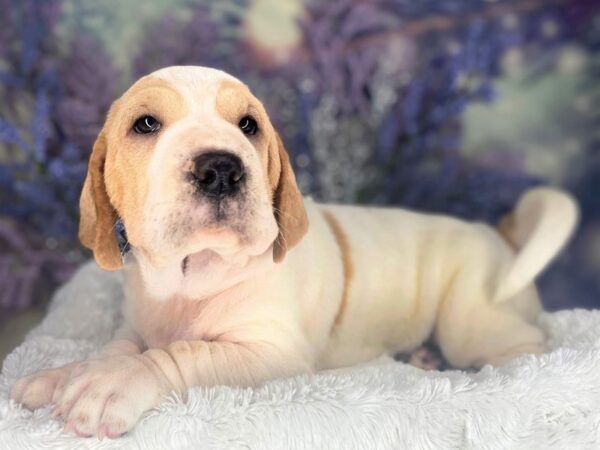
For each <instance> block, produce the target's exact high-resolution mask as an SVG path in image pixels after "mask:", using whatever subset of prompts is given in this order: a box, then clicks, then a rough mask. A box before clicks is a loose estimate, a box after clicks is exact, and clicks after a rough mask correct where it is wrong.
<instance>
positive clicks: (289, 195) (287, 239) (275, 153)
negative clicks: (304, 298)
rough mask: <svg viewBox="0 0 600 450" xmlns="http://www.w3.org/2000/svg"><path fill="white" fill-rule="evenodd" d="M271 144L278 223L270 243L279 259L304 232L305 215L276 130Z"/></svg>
mask: <svg viewBox="0 0 600 450" xmlns="http://www.w3.org/2000/svg"><path fill="white" fill-rule="evenodd" d="M271 145H273V146H274V148H272V149H271V152H270V154H271V157H270V158H269V167H268V172H269V173H268V175H269V181H270V184H271V186H272V187H273V209H274V214H275V219H276V220H277V225H278V226H279V234H278V235H277V239H276V240H275V243H274V245H273V261H275V262H276V263H279V262H281V261H282V260H283V258H284V257H285V254H286V253H287V252H288V251H289V250H290V249H292V248H293V247H294V246H295V245H296V244H298V242H300V240H301V239H302V238H303V237H304V235H305V234H306V232H307V230H308V217H307V216H306V210H305V209H304V200H303V198H302V193H301V192H300V189H299V188H298V184H297V183H296V177H295V176H294V170H293V169H292V165H291V163H290V159H289V157H288V153H287V151H286V149H285V147H284V146H283V142H282V141H281V138H280V137H279V135H278V134H277V133H275V142H274V143H272V144H271Z"/></svg>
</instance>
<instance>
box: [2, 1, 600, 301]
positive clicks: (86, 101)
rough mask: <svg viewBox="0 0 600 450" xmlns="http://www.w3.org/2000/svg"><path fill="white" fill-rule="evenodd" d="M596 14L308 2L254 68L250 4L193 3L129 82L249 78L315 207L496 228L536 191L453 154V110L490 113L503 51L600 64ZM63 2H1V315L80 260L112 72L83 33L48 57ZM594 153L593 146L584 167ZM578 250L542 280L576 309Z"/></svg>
mask: <svg viewBox="0 0 600 450" xmlns="http://www.w3.org/2000/svg"><path fill="white" fill-rule="evenodd" d="M596 3H597V2H592V1H589V0H571V1H569V2H565V1H562V0H547V1H543V0H499V1H496V2H489V1H486V0H445V1H433V0H425V1H414V0H332V1H327V2H325V1H310V2H308V4H307V6H306V14H305V15H304V16H303V18H302V19H301V22H300V28H301V32H302V40H301V42H300V43H299V44H298V48H296V49H294V52H293V55H294V57H293V58H291V59H290V60H289V61H288V62H286V63H283V64H281V65H279V66H275V67H273V66H268V67H267V66H265V65H263V64H262V63H261V60H260V58H254V57H253V55H255V54H256V53H255V52H254V51H253V49H252V48H251V46H252V40H251V39H248V36H246V32H247V29H246V27H245V24H244V16H243V12H244V9H245V8H247V7H248V6H249V5H250V4H251V2H247V1H246V0H232V1H230V2H228V4H233V5H234V6H235V7H232V8H227V7H224V6H223V2H220V1H217V0H209V1H203V2H194V3H193V4H191V6H190V11H191V14H190V16H189V17H188V18H187V19H181V18H179V17H180V16H175V15H166V16H164V17H161V18H159V19H158V21H157V22H155V23H150V24H149V25H148V26H147V27H146V29H145V32H144V36H143V39H142V40H141V41H140V42H139V43H137V44H136V45H132V46H131V47H132V49H134V51H133V54H131V55H130V56H131V61H132V67H131V72H132V73H133V75H134V77H138V76H141V75H144V74H147V73H149V72H151V71H153V70H155V69H157V68H160V67H163V66H167V65H175V64H197V65H205V66H212V67H217V68H220V69H223V70H226V71H229V72H231V73H233V74H235V75H237V76H238V77H240V78H241V79H243V80H244V81H246V82H247V83H248V84H250V86H251V87H252V88H253V89H254V90H255V91H256V92H257V95H258V96H259V97H261V98H263V99H265V101H266V104H267V108H268V110H269V112H270V115H271V116H272V118H273V120H274V122H275V124H276V127H277V128H278V130H279V131H280V133H281V134H282V136H283V140H284V142H285V143H286V145H287V147H288V151H289V152H290V154H291V155H292V159H293V162H294V164H295V166H296V171H297V179H298V181H299V183H300V185H301V187H302V189H303V191H304V192H305V193H307V194H311V195H313V196H315V197H317V198H319V199H322V200H328V201H339V202H359V203H377V204H386V205H402V206H406V207H410V208H415V209H420V210H428V211H435V212H443V213H450V214H454V215H458V216H461V217H465V218H469V219H477V220H486V221H489V222H494V221H496V220H497V219H498V218H499V216H500V215H502V214H503V213H504V212H505V211H506V210H507V209H508V208H510V207H511V206H512V205H513V204H514V201H515V199H516V198H517V196H518V195H519V194H520V193H521V192H522V191H523V190H524V189H526V188H527V187H529V186H532V185H535V184H539V183H541V182H543V180H540V179H537V178H534V177H532V176H530V175H528V174H527V172H526V170H524V169H523V168H519V167H518V165H517V167H516V169H515V167H514V166H512V168H511V170H510V171H509V170H506V169H503V168H502V167H494V166H493V165H490V164H483V163H481V162H480V161H477V160H473V159H472V158H467V157H465V156H464V155H463V154H462V153H461V149H462V147H463V146H462V131H463V130H462V113H463V111H464V110H465V108H466V107H467V106H468V105H469V104H471V103H473V102H494V101H495V99H496V95H497V93H496V92H495V90H494V80H495V79H496V77H497V76H498V75H499V74H500V70H501V68H500V62H501V61H502V58H503V57H504V55H505V54H506V53H507V51H509V50H511V49H514V48H518V49H519V50H520V51H521V52H523V54H524V55H525V57H526V58H527V59H528V60H530V61H538V60H539V61H543V60H544V59H546V58H548V55H552V54H553V51H554V49H556V48H559V47H560V46H561V45H563V44H564V43H565V42H577V43H578V45H580V46H583V47H585V48H586V50H588V51H590V52H596V51H597V50H598V47H599V43H600V39H599V38H598V35H599V34H600V31H599V27H598V25H597V24H598V23H600V22H599V21H598V20H599V19H598V18H597V17H598V14H599V12H598V5H597V4H596ZM61 6H62V2H61V1H59V0H53V1H44V0H25V1H16V0H0V11H2V12H3V14H4V16H3V18H2V21H3V23H2V27H0V217H4V218H7V219H10V220H9V221H4V222H0V284H2V285H3V286H4V285H6V286H9V288H7V289H6V290H5V292H4V293H3V296H2V297H0V303H1V304H2V305H4V306H9V307H16V306H23V305H27V304H29V303H31V302H32V299H33V298H34V296H35V290H30V289H29V288H28V287H27V286H36V285H40V283H41V282H40V280H42V279H44V280H46V281H44V283H56V282H58V281H60V280H62V279H64V276H65V274H66V273H68V271H69V270H70V269H71V268H72V267H74V265H75V264H76V263H77V261H79V260H80V259H81V257H82V253H81V251H80V248H79V247H78V245H77V242H76V229H77V216H78V207H77V205H78V196H79V190H80V187H81V183H82V180H83V176H84V174H85V166H86V162H87V157H88V155H89V152H90V151H91V147H92V144H93V141H94V139H95V136H96V135H97V133H98V131H99V130H100V127H101V124H102V121H103V118H104V116H105V114H106V111H107V109H108V107H109V105H110V102H111V101H112V100H113V99H114V97H115V96H116V93H117V92H116V84H117V80H119V79H120V78H121V77H122V74H121V73H120V72H119V71H118V70H117V69H116V68H115V67H114V65H113V63H112V61H111V58H110V57H109V56H108V55H107V53H106V52H105V51H104V49H103V47H102V45H100V43H99V42H97V41H96V40H95V39H93V38H92V37H91V36H90V35H88V34H86V33H85V32H84V31H83V30H79V31H77V32H76V33H74V34H73V36H72V37H71V38H70V41H69V42H68V43H67V46H66V50H65V49H63V51H61V49H60V48H59V46H58V44H57V42H58V39H57V33H56V26H57V23H58V21H59V19H60V14H61ZM594 18H596V19H594ZM594 20H596V22H594ZM597 148H598V147H597V142H596V143H595V144H594V143H590V149H589V153H590V155H592V154H597V150H596V149H597ZM594 152H596V153H594ZM594 171H596V172H594ZM592 175H593V176H592ZM597 176H598V174H597V165H596V166H594V164H590V167H589V168H588V173H587V174H586V175H585V176H584V177H583V178H581V179H579V180H577V182H573V183H572V184H571V185H569V186H567V187H570V188H571V189H572V190H573V191H574V192H576V193H577V194H578V195H579V197H580V199H581V200H582V202H583V206H584V208H588V209H584V211H589V212H586V213H585V215H584V222H583V228H582V229H583V230H584V233H583V234H582V236H583V235H586V233H587V234H590V235H591V234H593V232H595V231H594V230H596V229H600V226H599V225H598V224H599V223H600V218H599V217H597V211H598V210H599V208H598V207H597V206H596V205H595V204H594V203H593V202H594V198H597V197H593V195H592V194H590V193H592V192H595V190H594V189H595V187H594V183H593V180H594V179H596V180H597V178H594V177H597ZM594 195H595V194H594ZM11 224H12V225H11ZM15 224H16V225H15ZM581 239H583V238H581ZM582 242H584V241H581V240H578V241H577V242H576V244H575V245H574V246H573V248H572V250H571V252H570V253H568V254H567V255H565V257H564V259H563V262H561V263H560V264H559V265H558V266H557V268H556V269H554V270H553V272H551V274H549V277H547V278H546V279H545V280H544V283H545V284H547V285H548V286H550V285H551V288H549V289H550V290H551V289H554V290H559V288H558V287H557V286H562V288H563V289H570V290H571V292H575V289H573V286H574V285H577V289H578V291H577V297H578V298H579V299H580V300H577V302H578V303H577V304H586V305H589V304H592V302H591V301H590V300H589V299H590V298H596V299H597V298H600V283H599V282H597V281H594V277H593V271H592V272H590V271H588V272H586V271H585V270H578V271H574V270H572V269H571V268H572V267H574V266H575V267H579V266H580V265H579V264H575V263H573V262H572V261H574V260H575V261H580V260H581V258H583V256H582V255H583V253H584V250H585V249H584V247H585V244H582ZM59 249H60V251H59ZM56 255H62V256H61V257H58V256H56ZM65 255H66V256H65ZM53 258H54V259H53ZM61 258H62V259H61ZM565 261H566V262H565ZM590 267H591V265H590ZM573 272H576V273H573ZM47 280H50V281H47ZM547 280H550V281H549V282H548V283H550V284H548V283H546V281H547ZM585 299H587V300H585ZM572 303H575V302H572ZM551 306H552V307H559V306H561V304H560V303H555V304H551Z"/></svg>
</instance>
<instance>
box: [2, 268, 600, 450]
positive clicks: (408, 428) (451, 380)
mask: <svg viewBox="0 0 600 450" xmlns="http://www.w3.org/2000/svg"><path fill="white" fill-rule="evenodd" d="M121 297H122V294H121V279H120V276H119V275H118V274H109V273H105V272H102V271H100V270H99V269H98V268H96V267H95V266H94V265H93V264H88V265H86V266H84V267H83V268H82V269H81V270H80V271H79V272H78V273H77V275H76V276H75V277H74V278H73V280H71V281H70V282H69V283H68V284H66V285H65V286H64V287H63V288H62V289H61V290H60V291H58V293H57V294H56V296H55V298H54V300H53V302H52V306H51V309H50V311H49V313H48V316H47V317H46V319H45V320H44V322H43V323H42V324H41V325H40V326H38V327H37V328H36V329H34V330H33V331H32V332H31V333H30V334H29V335H28V337H27V339H26V340H25V342H24V343H23V344H22V345H21V346H19V347H18V348H16V349H15V350H14V351H13V352H12V354H10V355H9V356H8V357H7V358H6V360H5V361H4V366H3V369H2V375H1V376H0V449H15V450H16V449H19V450H25V449H34V448H36V449H37V448H39V449H48V448H53V449H82V448H94V449H109V448H110V449H120V448H140V449H175V448H182V449H188V448H189V449H199V448H210V449H217V448H218V449H221V448H222V449H237V448H246V449H247V448H252V449H261V448H264V449H295V448H306V449H321V448H331V449H368V448H382V449H384V448H385V449H387V448H389V449H392V448H393V449H397V448H407V449H428V448H431V449H449V448H457V449H469V448H473V449H507V448H511V449H515V448H523V449H531V448H543V449H554V448H556V449H592V448H600V311H584V310H576V311H563V312H559V313H553V314H544V315H543V316H542V317H541V318H540V323H541V325H542V326H543V328H544V329H545V330H546V331H547V333H548V336H549V340H548V345H549V347H550V349H551V351H550V352H549V353H548V354H545V355H542V356H539V357H534V356H525V357H522V358H519V359H517V360H515V361H513V362H512V363H510V364H509V365H508V366H506V367H503V368H501V369H493V368H492V367H489V366H486V367H485V368H483V369H482V370H480V371H479V372H472V373H466V372H460V371H453V370H448V371H444V372H439V371H435V370H428V371H426V370H423V369H420V368H416V367H414V366H411V365H409V364H405V363H403V362H397V361H394V360H393V359H392V358H381V359H379V360H376V361H373V362H371V363H369V364H365V365H361V366H356V367H351V368H345V369H338V370H332V371H326V372H320V373H317V374H315V375H305V376H298V377H294V378H290V379H281V380H275V381H272V382H269V383H267V384H266V385H264V386H263V387H261V388H258V389H236V388H228V387H215V388H195V389H193V390H191V392H190V395H189V399H188V401H187V402H185V403H183V402H182V401H181V400H179V399H177V398H172V399H170V400H169V401H167V402H165V403H164V404H162V405H161V406H160V407H158V408H157V409H155V410H153V411H152V412H151V413H149V414H148V415H147V416H146V417H145V418H144V419H143V420H142V421H141V422H140V423H139V424H138V425H137V427H136V428H135V429H134V430H132V431H131V432H130V433H128V434H126V435H125V436H123V437H122V438H120V439H117V440H113V441H111V440H107V439H105V440H104V441H99V440H97V439H96V438H87V439H82V438H77V437H75V436H72V435H67V434H64V433H62V427H63V423H62V422H60V421H58V420H53V419H51V418H50V408H45V409H41V410H38V411H35V412H33V413H32V412H30V411H27V410H24V409H22V408H21V407H20V406H19V405H16V404H14V403H13V402H10V401H9V400H8V393H9V390H10V387H11V386H12V384H13V383H14V381H15V380H16V379H17V378H18V377H20V376H23V375H25V374H28V373H31V372H33V371H36V370H39V369H42V368H47V367H54V366H60V365H63V364H65V363H68V362H71V361H74V360H80V359H83V358H85V357H86V356H88V355H89V354H90V353H92V352H94V351H95V350H97V349H98V348H99V347H100V346H101V345H102V344H103V343H105V342H106V341H108V340H109V339H110V337H111V333H112V332H113V330H114V329H115V327H116V326H117V325H118V323H119V320H120V313H119V304H120V302H121Z"/></svg>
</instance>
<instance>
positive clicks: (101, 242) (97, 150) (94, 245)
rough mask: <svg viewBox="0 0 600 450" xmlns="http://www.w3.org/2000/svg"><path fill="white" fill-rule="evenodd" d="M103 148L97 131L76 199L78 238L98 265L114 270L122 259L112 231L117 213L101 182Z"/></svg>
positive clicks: (104, 147) (102, 134) (102, 179)
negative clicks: (77, 202) (85, 174)
mask: <svg viewBox="0 0 600 450" xmlns="http://www.w3.org/2000/svg"><path fill="white" fill-rule="evenodd" d="M106 151H107V143H106V135H105V133H104V131H101V132H100V135H99V136H98V138H97V139H96V142H95V143H94V149H93V150H92V155H91V156H90V161H89V165H88V172H87V176H86V177H85V182H84V183H83V190H82V191H81V198H80V200H79V210H80V221H79V240H80V241H81V243H82V244H83V245H84V246H86V247H87V248H89V249H90V250H92V251H93V252H94V258H95V259H96V262H97V263H98V265H99V266H100V267H102V268H103V269H105V270H117V269H120V268H121V267H122V266H123V260H122V258H121V252H120V251H119V244H118V242H117V238H116V236H115V232H114V226H115V223H116V221H117V218H118V216H117V212H116V211H115V209H114V208H113V206H112V205H111V203H110V200H109V198H108V193H107V191H106V184H105V181H104V167H105V162H106Z"/></svg>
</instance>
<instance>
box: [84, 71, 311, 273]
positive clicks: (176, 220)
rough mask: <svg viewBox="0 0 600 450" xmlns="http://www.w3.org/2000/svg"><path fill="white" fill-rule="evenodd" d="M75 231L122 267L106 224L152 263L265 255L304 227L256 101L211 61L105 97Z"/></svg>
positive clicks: (282, 249)
mask: <svg viewBox="0 0 600 450" xmlns="http://www.w3.org/2000/svg"><path fill="white" fill-rule="evenodd" d="M80 208H81V222H80V228H79V237H80V239H81V241H82V243H83V244H84V245H85V246H87V247H88V248H90V249H92V250H93V252H94V256H95V259H96V261H97V262H98V264H99V265H100V266H101V267H103V268H105V269H109V270H114V269H118V268H119V267H121V266H122V257H121V254H120V251H119V246H118V243H117V239H116V237H115V232H114V226H115V223H116V222H117V220H119V219H121V220H122V221H123V223H124V225H125V229H126V231H127V238H128V241H129V244H130V245H131V246H132V247H133V248H134V249H135V250H136V252H139V253H140V254H141V255H143V256H144V259H146V260H147V262H148V263H150V264H152V265H153V266H155V267H161V266H167V265H171V264H174V263H178V264H182V262H184V261H186V258H188V257H189V256H190V255H196V254H199V253H203V252H204V253H205V254H206V253H207V252H208V253H210V254H211V255H213V256H215V255H216V256H218V257H219V258H222V259H224V260H229V259H231V260H235V259H236V258H240V257H241V258H248V257H252V256H257V255H261V254H264V253H265V252H271V251H272V254H273V259H274V261H275V262H279V261H281V260H282V259H283V257H284V256H285V253H286V251H287V250H289V249H290V248H291V247H293V246H294V245H295V244H296V243H297V242H298V241H299V240H300V239H301V238H302V236H303V235H304V234H305V232H306V229H307V218H306V213H305V211H304V207H303V202H302V197H301V194H300V192H299V190H298V187H297V185H296V181H295V177H294V174H293V172H292V168H291V165H290V162H289V159H288V156H287V153H286V151H285V149H284V147H283V144H282V142H281V139H280V138H279V136H278V135H277V133H276V131H275V130H274V128H273V125H272V124H271V122H270V121H269V118H268V116H267V113H266V112H265V109H264V107H263V105H262V104H261V103H260V101H258V100H257V99H256V98H255V97H254V96H253V95H252V94H251V92H250V91H249V89H248V88H247V87H246V86H245V85H244V84H242V83H241V82H240V81H238V80H237V79H235V78H233V77H231V76H229V75H227V74H225V73H223V72H221V71H218V70H214V69H208V68H203V67H192V66H180V67H169V68H166V69H162V70H159V71H157V72H154V73H152V74H151V75H149V76H146V77H144V78H142V79H140V80H139V81H137V82H136V83H135V84H134V85H133V86H132V87H131V88H130V89H129V90H128V91H127V92H125V94H124V95H123V96H122V97H121V98H119V99H118V100H117V101H115V102H114V104H113V105H112V107H111V109H110V112H109V114H108V117H107V120H106V123H105V124H104V127H103V129H102V131H101V132H100V135H99V136H98V139H97V140H96V143H95V144H94V148H93V151H92V155H91V157H90V162H89V169H88V174H87V177H86V180H85V183H84V186H83V192H82V195H81V203H80Z"/></svg>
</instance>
